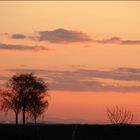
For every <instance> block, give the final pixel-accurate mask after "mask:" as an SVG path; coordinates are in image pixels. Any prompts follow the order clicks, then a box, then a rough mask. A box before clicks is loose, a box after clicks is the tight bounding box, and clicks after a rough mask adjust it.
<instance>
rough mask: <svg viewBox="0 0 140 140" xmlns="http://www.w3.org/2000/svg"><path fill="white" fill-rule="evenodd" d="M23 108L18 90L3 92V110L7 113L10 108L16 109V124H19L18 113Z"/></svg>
mask: <svg viewBox="0 0 140 140" xmlns="http://www.w3.org/2000/svg"><path fill="white" fill-rule="evenodd" d="M20 109H21V104H20V99H19V96H18V94H17V93H16V92H14V91H11V90H7V91H3V92H1V110H2V111H5V112H6V113H7V112H8V111H9V110H12V111H14V113H15V120H16V125H17V124H18V114H19V112H20Z"/></svg>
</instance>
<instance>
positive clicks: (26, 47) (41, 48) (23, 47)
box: [0, 43, 48, 51]
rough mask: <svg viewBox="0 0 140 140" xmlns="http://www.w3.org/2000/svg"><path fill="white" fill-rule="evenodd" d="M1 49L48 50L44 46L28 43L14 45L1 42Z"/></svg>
mask: <svg viewBox="0 0 140 140" xmlns="http://www.w3.org/2000/svg"><path fill="white" fill-rule="evenodd" d="M0 50H19V51H24V50H48V48H46V47H44V46H28V45H13V44H4V43H0Z"/></svg>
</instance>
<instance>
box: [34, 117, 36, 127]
mask: <svg viewBox="0 0 140 140" xmlns="http://www.w3.org/2000/svg"><path fill="white" fill-rule="evenodd" d="M34 121H35V125H36V124H37V120H36V116H34Z"/></svg>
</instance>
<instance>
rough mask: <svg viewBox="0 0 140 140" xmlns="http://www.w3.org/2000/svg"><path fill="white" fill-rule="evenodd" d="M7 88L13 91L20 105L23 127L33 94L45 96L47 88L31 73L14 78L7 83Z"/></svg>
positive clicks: (20, 74)
mask: <svg viewBox="0 0 140 140" xmlns="http://www.w3.org/2000/svg"><path fill="white" fill-rule="evenodd" d="M8 87H9V88H11V89H12V91H14V92H15V93H16V94H17V96H18V98H19V100H20V104H21V109H22V121H23V124H24V125H25V121H26V119H25V118H26V113H27V111H28V109H29V108H30V107H29V106H30V105H31V102H32V97H33V95H34V94H36V95H38V96H36V97H39V95H41V94H42V95H43V93H44V95H45V93H46V91H47V90H48V86H47V85H46V84H45V82H44V81H43V80H42V79H40V78H37V77H36V76H35V75H34V74H33V73H19V74H16V75H14V76H12V78H11V79H10V80H9V81H8Z"/></svg>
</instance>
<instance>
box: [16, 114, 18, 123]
mask: <svg viewBox="0 0 140 140" xmlns="http://www.w3.org/2000/svg"><path fill="white" fill-rule="evenodd" d="M15 116H16V125H18V113H15Z"/></svg>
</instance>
